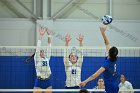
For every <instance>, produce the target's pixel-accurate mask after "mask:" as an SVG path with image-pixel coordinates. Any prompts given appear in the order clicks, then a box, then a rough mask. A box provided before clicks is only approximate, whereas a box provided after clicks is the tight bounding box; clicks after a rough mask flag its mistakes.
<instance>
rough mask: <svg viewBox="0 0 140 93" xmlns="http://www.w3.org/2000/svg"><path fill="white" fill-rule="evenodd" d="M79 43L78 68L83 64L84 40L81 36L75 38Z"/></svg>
mask: <svg viewBox="0 0 140 93" xmlns="http://www.w3.org/2000/svg"><path fill="white" fill-rule="evenodd" d="M76 39H77V40H78V41H79V46H80V58H79V63H78V64H79V65H80V67H81V66H82V63H83V49H82V47H83V40H84V36H83V35H82V34H79V37H78V38H76Z"/></svg>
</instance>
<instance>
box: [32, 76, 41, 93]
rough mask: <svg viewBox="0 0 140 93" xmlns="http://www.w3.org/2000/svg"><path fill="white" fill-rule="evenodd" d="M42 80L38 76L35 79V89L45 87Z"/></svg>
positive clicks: (38, 92)
mask: <svg viewBox="0 0 140 93" xmlns="http://www.w3.org/2000/svg"><path fill="white" fill-rule="evenodd" d="M42 82H43V81H42V80H40V79H38V78H36V80H35V85H34V89H35V90H39V89H43V85H42ZM33 93H42V92H41V91H34V92H33Z"/></svg>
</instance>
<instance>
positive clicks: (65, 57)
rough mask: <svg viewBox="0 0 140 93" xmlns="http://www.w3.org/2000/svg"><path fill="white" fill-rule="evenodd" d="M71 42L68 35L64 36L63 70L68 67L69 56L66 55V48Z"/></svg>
mask: <svg viewBox="0 0 140 93" xmlns="http://www.w3.org/2000/svg"><path fill="white" fill-rule="evenodd" d="M70 40H71V37H70V35H69V34H66V36H65V46H66V49H65V52H64V64H65V68H66V67H67V66H68V61H69V54H68V46H69V42H70Z"/></svg>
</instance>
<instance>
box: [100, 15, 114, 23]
mask: <svg viewBox="0 0 140 93" xmlns="http://www.w3.org/2000/svg"><path fill="white" fill-rule="evenodd" d="M112 20H113V18H112V16H110V15H104V16H103V17H102V22H103V24H104V25H108V24H110V23H111V22H112Z"/></svg>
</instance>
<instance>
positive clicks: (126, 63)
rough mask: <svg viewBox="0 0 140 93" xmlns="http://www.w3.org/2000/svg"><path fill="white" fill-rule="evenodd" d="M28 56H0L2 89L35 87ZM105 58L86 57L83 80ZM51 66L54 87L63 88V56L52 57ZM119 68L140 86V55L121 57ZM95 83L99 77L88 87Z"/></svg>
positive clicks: (88, 85) (31, 63) (32, 62)
mask: <svg viewBox="0 0 140 93" xmlns="http://www.w3.org/2000/svg"><path fill="white" fill-rule="evenodd" d="M26 58H28V57H27V56H0V89H10V88H12V89H32V88H33V87H34V80H35V76H36V72H35V67H34V60H32V61H31V62H29V63H28V64H26V63H25V60H26ZM104 59H105V58H104V57H84V62H83V66H82V75H81V78H82V80H84V79H86V78H87V77H89V76H90V75H91V74H93V73H94V72H95V71H96V70H98V69H99V68H100V67H101V66H102V64H103V62H104ZM50 66H51V70H52V76H51V81H52V86H53V88H55V89H63V88H64V87H65V80H66V73H65V69H64V63H63V57H51V59H50ZM117 70H118V72H119V73H123V74H125V75H126V76H127V79H128V80H129V81H130V82H131V83H132V84H133V87H134V88H140V83H139V82H140V57H119V58H118V62H117ZM101 76H102V75H101ZM118 82H119V80H118ZM95 85H97V79H96V80H94V81H92V82H90V83H88V84H87V86H86V88H93V87H94V86H95Z"/></svg>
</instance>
